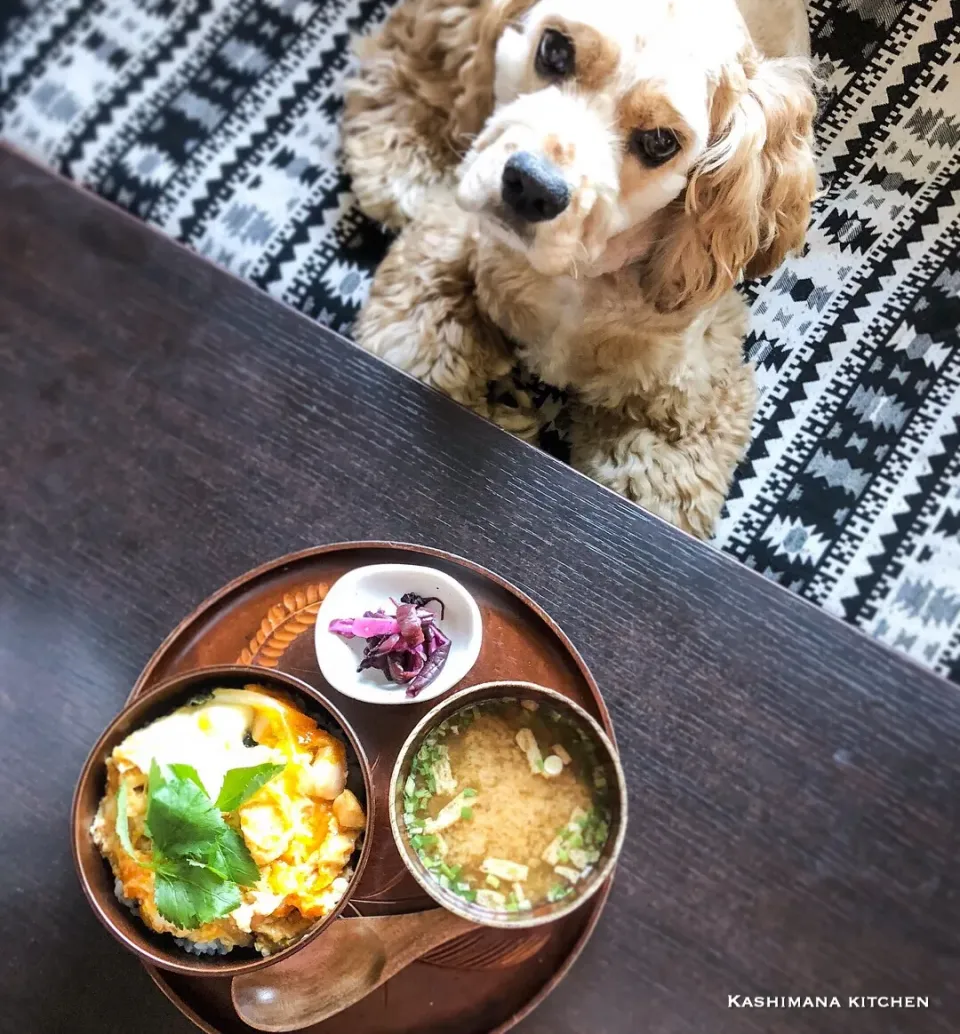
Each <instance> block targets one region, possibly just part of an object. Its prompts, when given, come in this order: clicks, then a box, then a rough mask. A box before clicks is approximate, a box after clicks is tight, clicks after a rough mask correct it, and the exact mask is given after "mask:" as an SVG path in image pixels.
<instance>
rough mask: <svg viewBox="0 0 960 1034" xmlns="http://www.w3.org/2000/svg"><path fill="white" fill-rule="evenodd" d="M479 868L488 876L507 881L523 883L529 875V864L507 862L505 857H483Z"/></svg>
mask: <svg viewBox="0 0 960 1034" xmlns="http://www.w3.org/2000/svg"><path fill="white" fill-rule="evenodd" d="M480 869H481V870H482V871H483V872H485V873H487V874H488V875H490V876H496V877H497V878H498V879H501V880H506V881H507V882H508V883H523V881H524V880H525V879H526V878H527V877H528V876H529V875H530V866H529V865H521V864H520V863H519V862H509V861H507V860H506V859H505V858H484V860H483V862H482V863H481V865H480Z"/></svg>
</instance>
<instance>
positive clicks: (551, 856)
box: [540, 837, 563, 865]
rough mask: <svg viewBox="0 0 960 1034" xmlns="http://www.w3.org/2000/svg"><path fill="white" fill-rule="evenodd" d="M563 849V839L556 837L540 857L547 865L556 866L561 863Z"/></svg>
mask: <svg viewBox="0 0 960 1034" xmlns="http://www.w3.org/2000/svg"><path fill="white" fill-rule="evenodd" d="M561 847H563V839H562V838H561V837H554V838H553V840H551V841H550V843H549V844H547V847H546V850H545V851H544V852H543V854H542V855H540V857H541V858H542V859H543V860H544V861H545V862H546V863H547V865H556V864H557V862H559V861H560V848H561Z"/></svg>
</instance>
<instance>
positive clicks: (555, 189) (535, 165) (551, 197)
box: [500, 151, 570, 223]
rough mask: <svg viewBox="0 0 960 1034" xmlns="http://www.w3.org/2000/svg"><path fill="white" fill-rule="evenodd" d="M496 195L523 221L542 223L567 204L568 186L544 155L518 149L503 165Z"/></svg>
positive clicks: (558, 212) (559, 211) (568, 200)
mask: <svg viewBox="0 0 960 1034" xmlns="http://www.w3.org/2000/svg"><path fill="white" fill-rule="evenodd" d="M500 197H501V198H502V199H503V203H504V204H505V205H506V206H507V208H509V209H510V211H512V212H513V213H514V214H515V215H517V216H519V218H520V219H522V220H523V221H524V222H526V223H542V222H547V221H548V220H550V219H556V217H557V216H558V215H560V213H561V212H562V211H564V209H565V208H566V207H567V205H569V204H570V187H569V186H568V185H567V181H566V180H565V179H564V177H563V174H562V173H561V172H560V170H559V169H557V168H556V166H554V165H552V164H551V163H550V162H548V161H547V160H546V159H545V158H541V157H540V156H539V155H536V154H532V153H531V152H530V151H518V152H517V153H516V154H513V155H511V156H510V158H509V159H508V160H507V163H506V165H504V167H503V177H502V179H501V183H500Z"/></svg>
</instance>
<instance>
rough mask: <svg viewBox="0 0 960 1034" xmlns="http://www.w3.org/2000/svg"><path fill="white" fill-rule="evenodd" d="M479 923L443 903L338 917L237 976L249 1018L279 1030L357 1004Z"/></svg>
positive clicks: (236, 999) (235, 992) (237, 992)
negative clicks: (287, 952)
mask: <svg viewBox="0 0 960 1034" xmlns="http://www.w3.org/2000/svg"><path fill="white" fill-rule="evenodd" d="M473 929H475V927H474V924H473V923H468V922H467V920H465V919H461V918H460V917H459V916H455V915H454V914H453V913H452V912H448V911H447V910H446V909H443V908H434V909H431V910H430V911H428V912H413V913H410V914H408V915H398V916H364V917H360V918H357V919H338V920H337V921H336V922H335V923H334V924H333V925H332V926H331V927H330V929H329V930H326V931H325V932H324V933H322V934H320V936H319V937H317V938H316V940H314V941H312V942H311V943H310V944H308V945H306V947H304V948H302V949H301V950H300V951H298V952H297V953H296V954H295V955H292V956H291V957H290V958H289V959H288V960H287V961H286V962H278V963H277V965H275V966H268V967H267V968H266V969H261V970H256V971H254V972H253V973H249V974H245V975H243V976H239V977H234V979H233V983H232V985H231V987H230V996H231V998H232V999H233V1004H234V1008H236V1010H237V1012H238V1013H239V1015H240V1019H242V1020H243V1022H244V1023H247V1024H249V1025H250V1026H251V1027H255V1028H256V1029H257V1030H267V1031H280V1030H284V1031H285V1030H296V1029H297V1028H299V1027H308V1026H310V1024H312V1023H321V1022H322V1021H323V1020H327V1019H329V1018H330V1017H331V1016H334V1015H335V1014H336V1013H338V1012H340V1011H342V1010H343V1009H346V1008H349V1006H351V1005H355V1004H356V1003H357V1002H359V1001H360V999H361V998H365V997H366V996H367V995H368V994H370V992H371V991H373V990H374V989H375V988H378V987H379V986H380V985H381V984H383V983H386V981H388V980H389V979H390V978H391V977H392V976H394V975H395V974H396V973H399V972H400V970H401V969H404V968H405V967H406V966H409V965H410V963H411V962H416V960H417V959H419V958H420V957H421V956H422V955H425V954H426V953H427V952H428V951H431V950H432V949H433V948H436V947H439V945H441V944H445V943H446V942H447V941H449V940H452V939H453V938H454V937H459V936H461V935H462V934H465V933H469V932H470V931H471V930H473Z"/></svg>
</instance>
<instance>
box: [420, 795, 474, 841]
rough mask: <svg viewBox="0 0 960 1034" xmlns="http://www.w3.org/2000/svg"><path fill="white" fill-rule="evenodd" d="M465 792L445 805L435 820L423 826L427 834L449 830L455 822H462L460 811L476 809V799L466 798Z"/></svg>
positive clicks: (426, 822) (427, 821) (428, 820)
mask: <svg viewBox="0 0 960 1034" xmlns="http://www.w3.org/2000/svg"><path fill="white" fill-rule="evenodd" d="M464 793H465V791H461V792H460V793H458V794H457V796H456V797H454V799H453V800H452V801H450V802H449V803H448V804H445V805H444V806H443V807H442V808H441V809H440V813H439V814H438V815H437V817H436V818H435V819H427V820H426V821H425V822H424V824H423V831H424V832H425V833H439V832H440V830H441V829H448V828H449V827H450V826H452V825H453V824H454V823H455V822H459V821H460V810H461V809H462V808H471V807H475V806H476V803H477V798H476V797H465V796H464Z"/></svg>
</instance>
